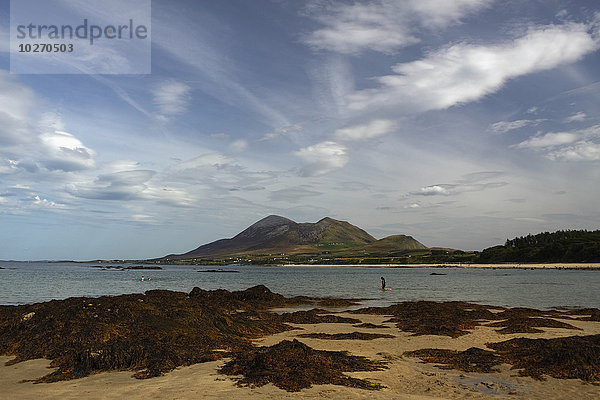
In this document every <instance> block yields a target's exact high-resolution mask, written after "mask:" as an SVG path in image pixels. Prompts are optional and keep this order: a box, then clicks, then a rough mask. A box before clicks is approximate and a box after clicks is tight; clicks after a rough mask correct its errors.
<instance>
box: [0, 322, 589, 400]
mask: <svg viewBox="0 0 600 400" xmlns="http://www.w3.org/2000/svg"><path fill="white" fill-rule="evenodd" d="M337 315H340V316H346V317H352V318H358V319H360V320H361V321H362V322H365V323H372V324H376V325H385V326H387V327H386V328H357V327H354V326H352V325H355V324H350V323H320V324H292V325H294V326H295V327H298V328H301V329H298V330H292V331H287V332H283V333H278V334H275V335H270V336H266V337H263V338H261V339H258V340H256V341H255V343H256V344H257V345H258V346H271V345H274V344H277V343H279V342H280V341H281V340H284V339H288V340H290V339H294V338H296V339H298V340H300V341H302V342H303V343H305V344H307V345H309V346H311V347H312V348H314V349H319V350H336V351H339V350H346V351H349V352H351V354H353V355H361V356H365V357H368V358H370V359H373V360H385V361H387V362H388V364H387V367H388V368H387V369H385V370H382V371H372V372H354V373H348V375H350V376H353V377H357V378H363V379H368V380H370V381H372V382H376V383H380V384H382V385H384V386H385V388H384V389H382V390H379V391H367V390H363V389H356V388H348V387H343V386H336V385H313V386H312V387H311V388H308V389H303V390H302V391H300V392H296V393H291V392H286V391H284V390H281V389H279V388H277V387H275V386H273V385H272V384H268V385H265V386H262V387H258V388H249V387H239V386H236V385H235V377H233V378H232V377H229V376H225V375H222V374H219V373H218V372H217V369H218V368H219V367H220V366H222V365H223V364H224V363H225V362H226V361H227V360H220V361H214V362H207V363H201V364H195V365H192V366H189V367H179V368H177V369H175V370H174V371H171V372H169V373H166V374H165V375H163V376H160V377H156V378H152V379H145V380H138V379H134V378H132V377H131V374H132V372H131V371H123V372H104V373H97V374H93V375H90V376H88V377H85V378H82V379H75V380H69V381H61V382H55V383H41V384H33V383H31V382H23V381H24V380H31V379H36V378H39V377H41V376H43V375H45V374H47V373H48V372H49V369H48V368H49V367H48V366H49V361H48V360H43V359H38V360H30V361H26V362H22V363H18V364H16V365H12V366H5V365H4V363H5V362H6V361H8V360H9V359H10V358H11V357H0V387H2V393H1V394H0V397H2V398H6V399H33V398H44V399H80V398H86V399H123V398H127V399H197V398H206V399H220V398H235V399H249V398H264V399H279V398H303V399H304V398H331V399H347V398H357V399H361V398H364V399H367V398H369V399H372V398H375V399H384V398H385V399H389V398H393V399H485V398H494V399H515V398H518V399H549V398H552V399H597V398H600V386H598V385H595V384H591V383H584V382H582V381H581V380H579V379H554V378H549V377H547V378H546V380H544V381H540V380H535V379H533V378H531V377H522V376H519V375H518V373H517V371H515V370H511V369H510V366H509V365H506V364H502V365H501V366H500V368H499V369H500V372H494V373H467V372H462V371H458V370H444V369H440V368H437V367H436V366H434V365H433V364H425V363H422V362H421V361H420V360H419V359H418V358H413V357H406V356H405V355H403V354H404V353H405V352H406V351H411V350H417V349H421V348H432V347H434V348H443V349H454V350H459V351H463V350H466V349H468V348H470V347H474V346H476V347H480V348H486V347H485V344H486V343H489V342H499V341H504V340H507V339H511V338H514V337H528V338H548V339H550V338H557V337H563V336H573V335H592V334H600V322H591V321H579V320H564V321H563V322H568V323H570V324H572V325H574V326H576V327H578V328H581V329H582V330H568V329H563V328H543V330H544V332H543V333H535V334H522V333H520V334H499V333H497V332H496V331H495V329H494V328H492V327H488V326H478V327H476V328H475V329H474V330H473V331H471V333H469V334H467V335H464V336H460V337H457V338H450V337H447V336H433V335H424V336H412V334H411V333H408V332H402V331H400V330H399V329H398V328H397V327H396V326H395V325H394V324H393V323H389V322H387V323H386V322H384V321H386V320H387V319H388V317H387V316H384V315H370V314H360V315H356V314H349V313H348V314H347V313H342V314H337ZM350 332H364V333H382V334H390V335H393V336H394V338H379V339H373V340H324V339H312V338H305V337H299V336H298V335H301V334H307V333H328V334H335V333H350Z"/></svg>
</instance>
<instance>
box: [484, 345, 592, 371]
mask: <svg viewBox="0 0 600 400" xmlns="http://www.w3.org/2000/svg"><path fill="white" fill-rule="evenodd" d="M487 346H488V347H489V348H491V349H494V350H496V352H497V354H498V355H499V356H500V357H501V358H502V360H503V361H504V362H506V363H508V364H512V366H513V369H521V371H519V375H522V376H531V377H532V378H535V379H540V380H541V379H543V375H549V376H551V377H553V378H561V379H565V378H579V379H581V380H583V381H588V382H591V381H600V363H599V362H598V360H600V335H589V336H569V337H562V338H555V339H525V338H517V339H511V340H507V341H504V342H499V343H491V344H488V345H487Z"/></svg>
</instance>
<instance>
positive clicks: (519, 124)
mask: <svg viewBox="0 0 600 400" xmlns="http://www.w3.org/2000/svg"><path fill="white" fill-rule="evenodd" d="M544 121H546V120H545V119H520V120H517V121H500V122H496V123H494V124H491V125H490V127H489V129H490V130H491V131H493V132H498V133H506V132H509V131H513V130H515V129H521V128H524V127H526V126H536V125H539V124H541V123H542V122H544Z"/></svg>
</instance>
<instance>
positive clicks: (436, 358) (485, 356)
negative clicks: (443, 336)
mask: <svg viewBox="0 0 600 400" xmlns="http://www.w3.org/2000/svg"><path fill="white" fill-rule="evenodd" d="M404 355H405V356H408V357H418V358H420V359H421V360H423V362H426V363H436V364H443V366H440V368H444V369H459V370H461V371H465V372H495V371H498V370H497V369H496V368H494V367H495V366H496V365H500V364H501V363H502V360H501V358H500V357H499V356H497V355H496V354H494V352H492V351H488V350H483V349H480V348H478V347H471V348H470V349H467V350H465V351H455V350H447V349H420V350H415V351H407V352H405V353H404Z"/></svg>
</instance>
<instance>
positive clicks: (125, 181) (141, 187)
mask: <svg viewBox="0 0 600 400" xmlns="http://www.w3.org/2000/svg"><path fill="white" fill-rule="evenodd" d="M154 174H155V172H154V171H150V170H136V171H121V172H115V173H112V174H104V175H100V176H98V178H97V179H96V180H95V181H94V182H93V183H91V184H85V183H84V184H71V185H68V186H67V191H68V192H69V193H70V194H72V195H73V196H76V197H81V198H85V199H94V200H132V199H141V198H143V197H144V195H143V192H144V191H145V190H146V189H147V188H148V186H147V185H146V183H147V182H148V181H149V180H150V179H151V178H152V177H153V176H154Z"/></svg>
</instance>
